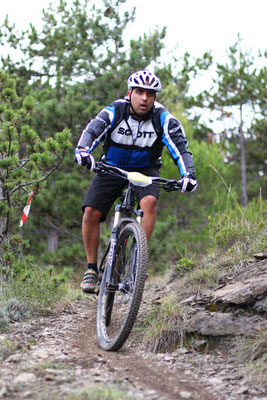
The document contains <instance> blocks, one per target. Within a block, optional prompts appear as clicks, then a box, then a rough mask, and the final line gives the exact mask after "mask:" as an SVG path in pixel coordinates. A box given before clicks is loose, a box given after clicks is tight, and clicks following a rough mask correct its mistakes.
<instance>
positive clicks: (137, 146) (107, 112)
mask: <svg viewBox="0 0 267 400" xmlns="http://www.w3.org/2000/svg"><path fill="white" fill-rule="evenodd" d="M161 88H162V86H161V83H160V80H159V78H158V77H157V76H156V75H154V74H153V73H152V72H149V71H137V72H135V73H133V74H132V75H130V77H129V78H128V98H127V99H118V100H115V101H114V102H112V103H111V104H110V105H108V106H106V107H105V108H103V109H102V110H101V111H100V113H99V114H98V115H97V116H96V117H95V119H93V120H91V121H90V123H89V124H88V125H87V127H86V128H85V129H84V130H83V132H82V135H81V137H80V139H79V142H78V144H77V147H76V150H75V160H76V162H77V163H78V164H79V165H83V166H87V168H88V169H91V170H93V169H94V165H95V160H94V158H93V156H92V155H91V153H92V151H93V150H94V148H95V147H96V146H97V145H98V144H99V143H100V142H101V141H103V142H104V143H103V155H102V157H101V161H104V162H106V163H107V164H110V165H113V166H116V167H120V168H123V169H125V170H127V171H137V172H141V173H143V174H144V175H148V176H159V168H160V166H161V154H162V150H163V146H164V145H166V146H167V148H168V150H169V152H170V154H171V156H172V158H173V160H174V161H175V163H176V164H177V165H178V167H179V171H180V174H181V176H182V179H181V181H182V190H181V191H182V192H192V191H194V190H195V189H196V188H197V180H196V176H195V169H194V163H193V158H192V154H191V153H190V152H189V151H188V142H187V140H186V138H185V135H184V130H183V127H182V125H181V123H180V122H179V121H178V120H177V119H176V118H175V117H174V116H173V115H172V114H170V113H169V112H168V111H167V110H166V109H165V108H164V106H163V105H161V104H159V103H158V102H157V101H156V95H157V93H158V92H160V90H161ZM126 185H127V182H126V181H125V180H124V179H123V178H118V177H112V176H107V175H101V174H95V176H94V177H93V179H92V181H91V184H90V186H89V188H88V190H87V193H86V195H85V198H84V202H83V206H82V207H83V221H82V236H83V241H84V247H85V251H86V255H87V263H88V266H87V270H86V272H85V274H84V278H83V281H82V283H81V288H82V290H83V291H84V292H86V293H93V292H94V291H95V287H96V284H97V280H98V269H97V256H98V246H99V240H100V222H102V221H104V220H105V219H106V216H107V214H108V212H109V210H110V208H111V207H112V205H113V203H114V202H115V200H116V199H117V198H118V197H119V195H120V193H121V192H122V190H123V189H124V188H125V186H126ZM159 190H160V189H159V187H157V186H156V185H149V186H146V187H138V188H136V194H137V201H138V202H139V205H140V208H141V209H142V210H143V212H144V216H143V220H142V227H143V228H144V230H145V232H146V236H147V240H149V238H150V236H151V234H152V231H153V229H154V226H155V222H156V213H157V202H158V197H159Z"/></svg>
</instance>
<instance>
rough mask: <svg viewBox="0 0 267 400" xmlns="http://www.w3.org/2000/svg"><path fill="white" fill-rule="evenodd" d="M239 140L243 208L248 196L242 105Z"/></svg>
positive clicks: (245, 205)
mask: <svg viewBox="0 0 267 400" xmlns="http://www.w3.org/2000/svg"><path fill="white" fill-rule="evenodd" d="M239 138H240V153H241V204H242V206H243V207H244V208H245V207H247V204H248V196H247V172H246V149H245V137H244V132H243V116H242V104H241V106H240V125H239Z"/></svg>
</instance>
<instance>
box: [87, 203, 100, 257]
mask: <svg viewBox="0 0 267 400" xmlns="http://www.w3.org/2000/svg"><path fill="white" fill-rule="evenodd" d="M101 215H102V213H101V212H100V211H99V210H97V209H95V208H93V207H85V209H84V214H83V222H82V236H83V243H84V248H85V252H86V256H87V262H88V263H97V254H98V246H99V240H100V218H101Z"/></svg>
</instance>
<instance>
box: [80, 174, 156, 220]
mask: <svg viewBox="0 0 267 400" xmlns="http://www.w3.org/2000/svg"><path fill="white" fill-rule="evenodd" d="M135 171H137V172H141V173H142V174H144V175H147V176H159V169H158V168H157V167H145V168H142V169H138V170H137V169H135ZM127 184H128V181H127V180H125V179H123V178H120V177H116V176H111V175H108V174H102V173H96V174H95V176H94V177H93V179H92V181H91V183H90V185H89V187H88V190H87V193H86V195H85V197H84V201H83V205H82V208H83V211H84V209H85V207H93V208H96V209H97V210H99V211H101V213H102V217H101V219H100V222H103V221H105V219H106V217H107V215H108V212H109V210H110V209H111V207H112V205H113V204H114V202H115V201H116V199H117V198H118V197H119V196H120V195H121V193H122V191H123V189H124V188H125V187H126V186H127ZM159 191H160V188H159V186H158V185H148V186H146V187H140V186H135V193H136V199H137V201H138V203H139V202H140V200H141V199H142V198H143V197H145V196H149V195H152V196H154V197H156V199H158V197H159Z"/></svg>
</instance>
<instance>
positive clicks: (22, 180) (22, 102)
mask: <svg viewBox="0 0 267 400" xmlns="http://www.w3.org/2000/svg"><path fill="white" fill-rule="evenodd" d="M34 105H35V101H34V99H33V97H32V96H26V97H24V98H23V99H21V98H19V97H18V96H17V93H16V82H15V80H14V79H12V78H10V77H9V75H8V74H7V73H5V72H3V71H1V72H0V200H1V202H0V204H1V206H0V241H1V243H2V246H1V247H2V251H3V252H1V256H0V261H1V265H2V268H4V269H5V270H7V269H9V268H10V267H11V264H12V259H13V255H12V254H13V252H14V249H17V250H18V249H19V246H18V244H19V243H22V242H21V240H20V238H19V237H16V236H15V233H16V231H17V227H18V225H19V216H20V215H21V210H22V208H23V206H24V205H25V203H26V201H27V198H28V196H29V192H30V191H34V192H37V193H38V192H39V191H40V190H41V189H42V188H43V187H44V185H45V183H46V181H47V179H48V177H49V176H51V174H52V173H53V172H54V171H56V169H57V168H58V167H59V165H60V164H61V162H62V160H63V159H64V156H65V154H66V152H67V151H68V149H70V147H71V133H70V131H69V130H68V129H66V130H64V131H62V132H58V133H57V134H56V135H55V138H47V139H45V140H41V139H40V136H39V135H38V133H37V132H36V131H35V130H34V129H32V128H31V126H30V125H28V124H27V117H28V116H29V114H30V113H31V112H32V111H33V109H34ZM18 212H19V213H20V215H19V214H18ZM17 250H16V251H17Z"/></svg>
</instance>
